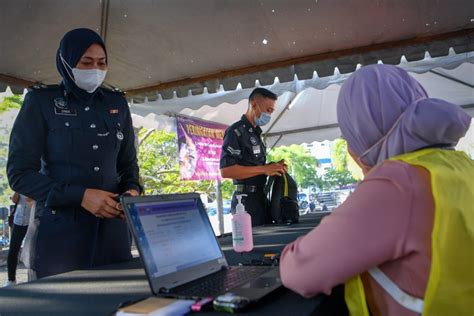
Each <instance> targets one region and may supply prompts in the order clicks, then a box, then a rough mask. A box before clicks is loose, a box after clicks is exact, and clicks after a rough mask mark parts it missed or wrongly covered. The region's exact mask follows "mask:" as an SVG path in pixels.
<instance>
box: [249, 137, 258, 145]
mask: <svg viewBox="0 0 474 316" xmlns="http://www.w3.org/2000/svg"><path fill="white" fill-rule="evenodd" d="M250 142H251V143H252V145H254V146H255V145H258V142H257V139H256V138H255V137H253V136H250Z"/></svg>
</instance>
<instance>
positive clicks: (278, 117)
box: [263, 93, 298, 150]
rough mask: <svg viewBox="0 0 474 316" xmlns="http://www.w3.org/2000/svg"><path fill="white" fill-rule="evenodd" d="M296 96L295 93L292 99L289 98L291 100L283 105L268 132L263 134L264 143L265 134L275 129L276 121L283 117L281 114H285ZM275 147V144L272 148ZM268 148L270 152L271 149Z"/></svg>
mask: <svg viewBox="0 0 474 316" xmlns="http://www.w3.org/2000/svg"><path fill="white" fill-rule="evenodd" d="M297 95H298V93H296V94H295V95H294V97H293V98H291V100H289V101H288V103H287V104H286V105H285V107H284V108H283V110H282V111H281V112H280V114H278V116H277V118H276V119H275V121H274V122H273V124H272V125H270V127H269V128H268V130H267V131H266V132H265V134H263V139H264V141H265V143H266V140H267V134H268V133H270V131H271V130H272V129H273V127H275V125H276V123H278V121H279V120H280V119H281V117H282V116H283V114H285V111H286V110H288V108H289V107H290V105H291V102H293V100H294V99H295V98H296V96H297ZM273 147H275V144H273V146H272V148H273ZM272 148H270V150H271V149H272Z"/></svg>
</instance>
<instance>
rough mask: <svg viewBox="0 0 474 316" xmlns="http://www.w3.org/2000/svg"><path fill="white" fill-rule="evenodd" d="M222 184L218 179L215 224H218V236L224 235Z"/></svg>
mask: <svg viewBox="0 0 474 316" xmlns="http://www.w3.org/2000/svg"><path fill="white" fill-rule="evenodd" d="M221 189H222V183H221V180H220V179H217V180H216V202H217V222H218V223H219V235H220V236H222V235H223V234H224V211H223V210H224V208H223V203H222V190H221Z"/></svg>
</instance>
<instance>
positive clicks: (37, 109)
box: [7, 29, 140, 278]
mask: <svg viewBox="0 0 474 316" xmlns="http://www.w3.org/2000/svg"><path fill="white" fill-rule="evenodd" d="M56 66H57V68H58V70H59V73H60V74H61V76H62V82H61V84H60V85H55V86H48V87H43V88H39V89H34V90H32V91H30V92H29V93H28V94H27V95H26V97H25V101H24V103H23V106H22V108H21V111H20V113H19V114H18V117H17V119H16V121H15V124H14V127H13V130H12V134H11V139H10V148H9V159H8V165H7V172H8V179H9V181H10V185H11V187H12V188H13V190H14V191H17V192H20V193H21V194H24V195H26V196H29V197H31V198H32V199H34V200H35V201H36V213H35V218H34V221H33V222H32V223H30V229H31V232H29V234H30V236H31V239H30V240H31V241H30V242H31V244H30V245H29V248H30V249H31V250H30V252H29V254H27V260H26V261H27V264H28V265H29V268H30V269H31V270H32V271H31V270H30V272H33V277H38V278H41V277H45V276H48V275H53V274H57V273H62V272H66V271H71V270H75V269H87V268H90V267H93V266H98V265H104V264H109V263H114V262H119V261H125V260H129V259H131V254H130V236H129V233H128V231H127V226H126V223H125V221H124V220H123V219H122V217H123V216H122V213H121V211H120V209H119V208H120V205H119V204H118V203H117V202H116V200H115V199H114V198H115V197H117V195H118V194H120V193H123V192H128V193H130V194H132V195H138V193H139V191H140V185H139V183H138V165H137V158H136V151H135V147H134V133H133V128H132V121H131V115H130V111H129V109H128V106H127V102H126V100H125V99H124V98H123V97H122V96H121V95H120V94H119V93H116V92H112V91H109V90H107V89H103V88H99V86H100V85H101V84H102V82H103V80H104V77H105V74H106V71H107V54H106V49H105V45H104V42H103V41H102V39H101V38H100V36H99V35H97V34H96V33H95V32H94V31H91V30H89V29H75V30H72V31H70V32H68V33H67V34H66V35H65V36H64V37H63V39H62V40H61V43H60V46H59V49H58V51H57V55H56Z"/></svg>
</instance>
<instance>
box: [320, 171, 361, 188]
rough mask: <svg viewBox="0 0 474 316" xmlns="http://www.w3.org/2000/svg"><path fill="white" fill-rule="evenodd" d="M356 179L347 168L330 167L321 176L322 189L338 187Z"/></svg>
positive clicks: (354, 181)
mask: <svg viewBox="0 0 474 316" xmlns="http://www.w3.org/2000/svg"><path fill="white" fill-rule="evenodd" d="M356 182H357V180H356V179H354V178H353V177H352V174H351V172H350V171H349V170H347V169H344V170H337V169H336V168H331V169H329V170H327V172H326V174H325V175H324V176H323V187H322V189H323V190H329V189H334V188H339V187H341V186H343V185H347V184H352V183H356Z"/></svg>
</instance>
